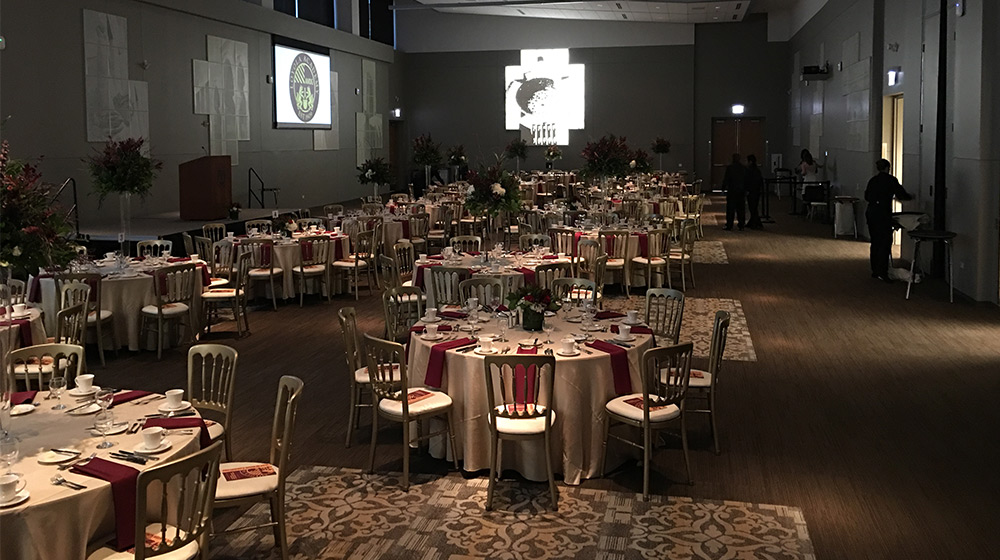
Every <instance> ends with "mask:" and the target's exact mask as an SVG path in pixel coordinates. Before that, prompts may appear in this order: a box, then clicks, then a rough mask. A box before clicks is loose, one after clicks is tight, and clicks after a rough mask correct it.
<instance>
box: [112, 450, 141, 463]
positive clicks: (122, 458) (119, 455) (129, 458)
mask: <svg viewBox="0 0 1000 560" xmlns="http://www.w3.org/2000/svg"><path fill="white" fill-rule="evenodd" d="M111 458H112V459H118V460H119V461H128V462H130V463H135V464H137V465H145V464H146V460H145V459H143V458H142V457H136V456H134V455H125V454H124V453H118V452H113V453H111Z"/></svg>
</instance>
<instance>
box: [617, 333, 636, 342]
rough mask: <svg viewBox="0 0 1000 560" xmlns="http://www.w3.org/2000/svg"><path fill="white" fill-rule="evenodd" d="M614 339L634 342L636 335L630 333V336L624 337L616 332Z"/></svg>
mask: <svg viewBox="0 0 1000 560" xmlns="http://www.w3.org/2000/svg"><path fill="white" fill-rule="evenodd" d="M614 339H615V340H617V341H618V342H632V341H633V340H635V335H634V334H630V335H628V338H622V335H621V334H616V335H615V337H614Z"/></svg>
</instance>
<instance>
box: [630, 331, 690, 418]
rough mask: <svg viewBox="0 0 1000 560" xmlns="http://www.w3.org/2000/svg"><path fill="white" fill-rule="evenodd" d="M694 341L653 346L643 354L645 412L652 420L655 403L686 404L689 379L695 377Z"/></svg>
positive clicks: (656, 404) (657, 404) (645, 415)
mask: <svg viewBox="0 0 1000 560" xmlns="http://www.w3.org/2000/svg"><path fill="white" fill-rule="evenodd" d="M693 354H694V344H692V343H690V342H685V343H684V344H676V345H674V346H666V347H658V348H650V349H649V350H646V352H645V353H643V355H642V399H643V403H645V404H646V405H647V406H643V416H644V421H645V422H646V423H648V422H649V411H650V408H651V407H656V406H667V405H671V404H672V405H676V406H678V407H683V406H684V404H683V403H684V397H685V395H686V394H687V390H688V383H689V382H690V380H691V356H692V355H693Z"/></svg>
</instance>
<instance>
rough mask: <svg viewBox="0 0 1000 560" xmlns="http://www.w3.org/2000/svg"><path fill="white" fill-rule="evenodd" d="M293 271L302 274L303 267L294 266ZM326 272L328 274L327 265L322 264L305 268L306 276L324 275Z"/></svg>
mask: <svg viewBox="0 0 1000 560" xmlns="http://www.w3.org/2000/svg"><path fill="white" fill-rule="evenodd" d="M292 271H293V272H296V273H299V272H302V267H301V266H293V267H292ZM324 272H326V265H322V264H307V265H306V266H305V273H306V274H322V273H324Z"/></svg>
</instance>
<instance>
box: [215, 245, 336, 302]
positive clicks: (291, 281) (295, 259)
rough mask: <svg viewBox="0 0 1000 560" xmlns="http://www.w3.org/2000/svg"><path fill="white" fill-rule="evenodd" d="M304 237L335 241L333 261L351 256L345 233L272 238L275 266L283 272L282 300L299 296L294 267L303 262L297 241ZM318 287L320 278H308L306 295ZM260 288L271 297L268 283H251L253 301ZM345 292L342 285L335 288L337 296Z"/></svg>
mask: <svg viewBox="0 0 1000 560" xmlns="http://www.w3.org/2000/svg"><path fill="white" fill-rule="evenodd" d="M303 235H325V236H328V237H330V238H331V239H333V240H334V242H335V243H334V254H333V260H339V259H343V258H347V257H349V256H350V255H351V238H350V237H348V236H347V235H346V234H343V233H333V232H332V231H317V232H311V233H308V234H306V233H296V234H293V235H292V237H291V238H288V237H281V236H272V238H273V239H274V266H275V268H280V269H281V270H282V274H281V276H280V277H279V278H280V279H279V281H278V283H277V284H276V285H277V286H280V290H281V293H279V294H278V297H280V298H282V299H288V298H291V297H295V296H297V295H298V294H299V277H298V276H296V274H295V273H294V272H292V267H295V266H298V265H299V262H300V261H301V253H300V250H299V243H298V241H297V239H298V238H299V237H302V236H303ZM235 239H236V243H237V244H238V243H239V240H240V239H245V237H244V236H241V237H236V238H235ZM317 285H319V278H318V277H312V278H307V279H306V293H307V294H315V293H316V292H317V291H318V290H319V288H317ZM258 286H259V287H261V289H263V290H265V293H264V296H265V297H270V294H269V293H266V292H267V291H269V284H268V283H267V282H264V281H261V282H250V286H249V289H248V293H249V297H250V298H251V299H253V297H254V292H253V290H254V289H255V288H256V287H258ZM343 292H344V289H343V288H342V287H341V286H340V285H337V286H335V288H334V293H335V294H340V293H343Z"/></svg>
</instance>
